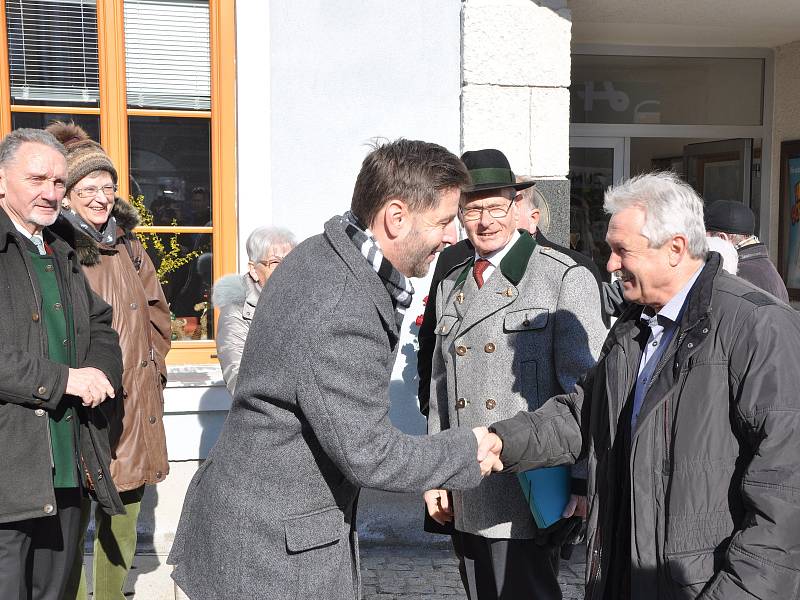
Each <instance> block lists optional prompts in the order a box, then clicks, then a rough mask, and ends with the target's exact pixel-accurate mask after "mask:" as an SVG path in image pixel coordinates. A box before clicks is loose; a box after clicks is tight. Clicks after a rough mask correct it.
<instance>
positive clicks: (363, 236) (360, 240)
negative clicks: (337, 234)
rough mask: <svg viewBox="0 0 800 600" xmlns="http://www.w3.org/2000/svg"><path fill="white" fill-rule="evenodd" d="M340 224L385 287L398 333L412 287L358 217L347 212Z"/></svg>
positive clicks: (409, 299)
mask: <svg viewBox="0 0 800 600" xmlns="http://www.w3.org/2000/svg"><path fill="white" fill-rule="evenodd" d="M342 224H343V225H344V226H345V227H344V231H345V233H346V234H347V236H348V237H349V238H350V239H351V240H353V243H354V244H355V245H356V247H357V248H358V249H359V250H360V251H361V254H362V255H363V256H364V258H366V259H367V262H368V263H369V264H370V266H371V267H372V268H373V270H374V271H375V272H376V273H377V274H378V277H380V278H381V281H383V285H385V286H386V290H387V291H388V292H389V295H390V296H391V297H392V304H393V305H394V319H395V324H396V325H397V330H398V331H399V330H400V327H401V326H402V324H403V317H404V316H405V313H406V309H407V308H408V307H409V306H411V297H412V296H413V294H414V286H412V285H411V281H410V280H409V279H408V277H406V276H405V275H403V274H402V273H401V272H400V271H398V270H397V269H395V268H394V266H393V265H392V263H390V262H389V261H388V260H387V259H386V257H384V256H383V252H381V248H380V246H379V245H378V240H376V239H375V237H374V236H373V235H372V232H371V231H370V230H369V228H368V227H365V226H364V225H363V224H362V223H361V221H359V219H358V217H356V216H355V215H354V214H353V213H351V212H350V211H347V212H346V213H345V214H344V215H343V216H342Z"/></svg>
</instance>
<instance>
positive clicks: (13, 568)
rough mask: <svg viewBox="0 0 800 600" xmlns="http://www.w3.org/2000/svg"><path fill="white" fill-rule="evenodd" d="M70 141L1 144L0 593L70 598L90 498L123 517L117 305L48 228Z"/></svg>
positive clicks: (41, 134)
mask: <svg viewBox="0 0 800 600" xmlns="http://www.w3.org/2000/svg"><path fill="white" fill-rule="evenodd" d="M64 154H65V151H64V147H63V146H62V145H61V144H60V143H59V142H58V141H57V140H56V139H55V138H54V137H53V136H52V135H50V134H49V133H47V132H45V131H42V130H41V129H16V130H14V131H12V132H11V133H9V134H8V135H6V136H5V137H4V138H3V139H2V141H0V308H2V312H3V318H2V319H0V456H2V459H0V481H2V484H0V597H2V598H3V599H4V600H5V599H6V598H9V599H14V600H17V599H20V598H22V599H27V600H61V598H62V597H63V593H64V589H65V587H66V585H67V579H68V576H69V573H70V572H71V568H72V564H73V561H74V559H75V557H76V556H77V554H78V552H79V550H78V540H79V538H80V531H81V525H80V522H81V497H82V495H83V494H91V495H92V497H93V498H94V499H95V500H97V502H98V505H99V506H100V507H101V508H102V510H104V511H108V512H109V513H110V514H118V513H120V512H122V511H123V510H124V509H123V506H122V503H121V502H120V498H119V495H118V493H117V490H116V489H115V488H114V486H113V484H112V483H111V475H110V471H109V461H110V460H111V449H110V448H109V441H108V431H107V423H106V419H105V416H104V413H103V412H102V408H103V407H108V406H109V405H113V404H114V402H115V400H114V399H115V398H119V395H120V392H119V388H120V383H121V379H122V357H121V355H120V349H119V339H118V336H117V333H116V332H115V331H114V329H112V327H111V307H110V306H109V305H108V304H107V303H105V302H103V300H101V299H100V298H99V297H98V296H97V295H96V294H95V293H94V292H92V289H91V287H90V286H89V283H88V282H87V280H86V278H85V276H84V274H83V271H82V270H81V268H80V265H79V264H78V261H77V259H76V258H75V253H74V252H73V250H72V249H71V248H70V247H69V246H68V245H67V244H66V243H65V242H64V240H62V239H61V238H60V237H58V236H57V235H55V234H54V233H53V231H52V230H51V229H50V226H51V225H52V224H53V222H54V221H55V220H56V218H57V217H58V210H59V203H60V202H61V199H62V197H63V196H64V192H65V189H66V183H67V178H68V175H67V166H66V160H65V157H64Z"/></svg>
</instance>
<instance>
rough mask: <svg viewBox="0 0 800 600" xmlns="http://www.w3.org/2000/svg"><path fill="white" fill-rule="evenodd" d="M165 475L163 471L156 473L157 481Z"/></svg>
mask: <svg viewBox="0 0 800 600" xmlns="http://www.w3.org/2000/svg"><path fill="white" fill-rule="evenodd" d="M163 476H164V474H163V473H162V472H161V471H156V479H161V478H162V477H163Z"/></svg>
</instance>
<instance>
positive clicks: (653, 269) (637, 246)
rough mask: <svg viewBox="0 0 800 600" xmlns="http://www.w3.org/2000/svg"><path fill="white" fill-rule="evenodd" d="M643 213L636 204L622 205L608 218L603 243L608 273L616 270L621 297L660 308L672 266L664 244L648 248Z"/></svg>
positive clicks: (669, 279) (671, 274)
mask: <svg viewBox="0 0 800 600" xmlns="http://www.w3.org/2000/svg"><path fill="white" fill-rule="evenodd" d="M644 222H645V213H644V211H643V210H642V209H640V208H638V207H631V208H626V209H625V210H622V211H620V212H618V213H617V214H615V215H614V216H613V217H611V220H610V221H609V223H608V234H607V235H606V242H608V245H609V246H610V247H611V256H610V257H609V259H608V265H607V267H606V268H607V269H608V271H609V273H614V272H616V273H617V274H618V275H619V277H620V279H621V280H622V290H623V295H624V296H625V299H626V300H628V301H629V302H636V303H638V304H644V305H647V306H652V307H653V308H654V309H656V310H658V309H660V308H661V307H662V306H663V305H664V303H665V302H666V301H668V300H669V298H668V297H667V298H665V297H664V290H665V289H668V288H669V285H670V283H671V278H672V277H673V269H671V268H670V264H669V249H668V245H669V244H668V243H665V244H664V245H662V246H661V247H660V248H651V247H650V246H649V242H648V240H647V238H646V237H644V236H643V235H642V227H643V226H644Z"/></svg>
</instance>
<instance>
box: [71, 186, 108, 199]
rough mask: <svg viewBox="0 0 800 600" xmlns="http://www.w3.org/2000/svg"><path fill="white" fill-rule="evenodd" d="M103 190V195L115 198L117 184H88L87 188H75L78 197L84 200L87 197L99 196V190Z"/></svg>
mask: <svg viewBox="0 0 800 600" xmlns="http://www.w3.org/2000/svg"><path fill="white" fill-rule="evenodd" d="M100 191H102V192H103V195H104V196H105V197H106V198H113V197H114V192H116V191H117V186H116V185H111V184H110V183H109V184H108V185H104V186H103V187H97V186H96V185H87V186H86V187H85V188H81V189H79V190H75V193H76V194H78V198H83V199H84V200H85V199H87V198H94V197H95V196H97V192H100Z"/></svg>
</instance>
